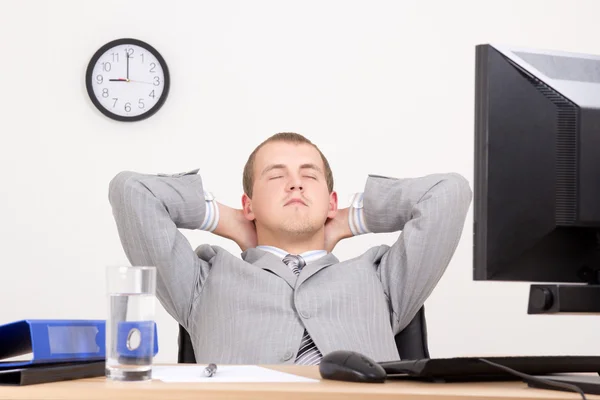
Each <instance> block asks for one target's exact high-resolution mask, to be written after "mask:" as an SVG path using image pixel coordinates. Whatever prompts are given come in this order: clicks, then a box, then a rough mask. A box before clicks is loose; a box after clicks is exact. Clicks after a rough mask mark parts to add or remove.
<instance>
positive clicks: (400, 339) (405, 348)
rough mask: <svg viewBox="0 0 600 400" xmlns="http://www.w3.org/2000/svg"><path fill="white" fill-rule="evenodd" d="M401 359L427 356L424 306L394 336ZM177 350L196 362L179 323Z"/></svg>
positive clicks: (181, 356)
mask: <svg viewBox="0 0 600 400" xmlns="http://www.w3.org/2000/svg"><path fill="white" fill-rule="evenodd" d="M394 339H395V340H396V347H397V348H398V353H399V354H400V359H401V360H420V359H423V358H429V348H428V346H427V326H426V324H425V306H423V307H421V309H420V310H419V312H418V313H417V315H415V317H414V318H413V319H412V321H410V323H409V324H408V325H407V326H406V328H404V329H403V330H402V332H400V333H398V334H397V335H396V337H395V338H394ZM178 344H179V351H178V354H177V362H178V363H181V364H196V356H195V355H194V348H193V347H192V341H191V339H190V335H189V334H188V332H187V331H186V330H185V329H184V327H183V326H181V325H179V338H178Z"/></svg>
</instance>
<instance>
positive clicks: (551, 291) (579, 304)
mask: <svg viewBox="0 0 600 400" xmlns="http://www.w3.org/2000/svg"><path fill="white" fill-rule="evenodd" d="M556 313H561V314H567V313H590V314H600V285H597V284H580V285H552V284H550V285H543V284H542V285H531V286H530V288H529V306H528V308H527V314H556Z"/></svg>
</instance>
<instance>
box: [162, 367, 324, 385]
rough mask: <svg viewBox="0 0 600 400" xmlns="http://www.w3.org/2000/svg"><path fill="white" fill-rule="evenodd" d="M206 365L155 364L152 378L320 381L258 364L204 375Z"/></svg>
mask: <svg viewBox="0 0 600 400" xmlns="http://www.w3.org/2000/svg"><path fill="white" fill-rule="evenodd" d="M204 368H206V366H205V365H176V366H161V365H157V366H153V367H152V379H158V380H161V381H163V382H207V383H208V382H319V381H318V380H317V379H310V378H305V377H303V376H298V375H293V374H288V373H286V372H279V371H275V370H272V369H268V368H263V367H258V366H256V365H224V366H218V367H217V372H216V373H215V374H214V375H213V376H211V377H207V376H204Z"/></svg>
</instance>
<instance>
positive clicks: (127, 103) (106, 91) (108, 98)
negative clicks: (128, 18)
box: [85, 39, 170, 121]
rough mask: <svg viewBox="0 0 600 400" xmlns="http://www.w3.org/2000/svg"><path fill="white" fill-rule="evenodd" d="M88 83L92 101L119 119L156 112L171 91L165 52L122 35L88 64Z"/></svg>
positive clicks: (139, 116)
mask: <svg viewBox="0 0 600 400" xmlns="http://www.w3.org/2000/svg"><path fill="white" fill-rule="evenodd" d="M85 79H86V87H87V92H88V94H89V96H90V98H91V100H92V103H94V105H95V106H96V107H97V108H98V109H99V110H100V111H101V112H102V113H103V114H104V115H106V116H107V117H110V118H113V119H115V120H117V121H139V120H142V119H145V118H148V117H149V116H151V115H153V114H154V113H156V112H157V111H158V110H159V109H160V107H162V105H163V103H164V102H165V100H166V98H167V95H168V93H169V86H170V76H169V70H168V68H167V64H166V63H165V60H164V59H163V58H162V56H161V55H160V54H159V53H158V51H156V49H154V48H153V47H152V46H150V45H149V44H147V43H144V42H142V41H140V40H136V39H119V40H115V41H112V42H110V43H107V44H105V45H104V46H102V47H101V48H100V49H99V50H98V51H96V53H95V54H94V56H93V57H92V59H91V60H90V63H89V64H88V68H87V71H86V78H85Z"/></svg>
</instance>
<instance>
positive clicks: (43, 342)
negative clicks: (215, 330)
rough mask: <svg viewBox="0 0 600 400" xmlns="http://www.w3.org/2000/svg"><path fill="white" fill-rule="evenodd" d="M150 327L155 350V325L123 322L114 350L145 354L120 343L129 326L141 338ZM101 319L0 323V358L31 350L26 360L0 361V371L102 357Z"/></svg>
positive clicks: (103, 332)
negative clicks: (138, 332) (30, 354)
mask: <svg viewBox="0 0 600 400" xmlns="http://www.w3.org/2000/svg"><path fill="white" fill-rule="evenodd" d="M152 327H153V328H154V338H155V340H154V349H153V350H154V352H153V353H154V354H153V356H155V355H156V354H157V353H158V335H157V330H156V324H155V323H154V322H150V323H147V322H146V323H144V322H140V323H132V322H126V323H123V324H120V326H119V327H118V338H117V341H116V346H117V351H118V352H119V354H120V356H122V357H127V356H131V357H135V356H139V355H142V356H146V355H145V354H143V353H139V352H138V353H136V351H135V350H128V349H127V348H126V347H124V346H123V345H122V342H123V343H125V341H126V340H127V338H126V336H127V334H128V332H129V330H130V329H133V328H137V329H139V330H140V331H141V333H142V337H144V335H147V333H148V330H150V329H152ZM105 338H106V321H105V320H42V319H26V320H22V321H16V322H12V323H9V324H5V325H0V360H2V359H5V358H12V357H17V356H22V355H26V354H29V353H32V358H31V359H30V360H26V361H14V362H13V361H8V362H6V361H4V362H2V361H0V370H1V369H7V368H15V367H25V366H30V365H34V364H48V363H58V362H74V361H94V360H98V361H101V360H104V359H105V357H106V339H105Z"/></svg>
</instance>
